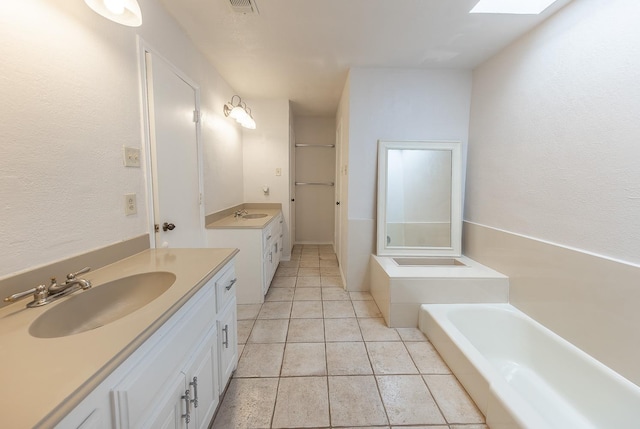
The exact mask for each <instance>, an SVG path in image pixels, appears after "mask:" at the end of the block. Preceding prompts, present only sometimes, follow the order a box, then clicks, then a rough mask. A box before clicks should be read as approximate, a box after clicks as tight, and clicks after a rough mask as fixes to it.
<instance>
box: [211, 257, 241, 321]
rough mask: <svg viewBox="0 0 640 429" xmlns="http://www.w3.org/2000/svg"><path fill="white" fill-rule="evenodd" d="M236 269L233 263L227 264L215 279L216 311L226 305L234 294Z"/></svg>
mask: <svg viewBox="0 0 640 429" xmlns="http://www.w3.org/2000/svg"><path fill="white" fill-rule="evenodd" d="M237 280H238V278H237V277H236V270H235V266H234V265H233V264H229V267H228V268H225V270H224V271H223V272H222V273H221V275H220V276H219V277H218V279H217V280H216V305H217V310H218V312H220V311H222V309H223V308H224V307H225V306H226V305H227V303H228V302H229V301H230V300H231V299H232V298H233V297H234V296H236V287H237V286H236V282H237Z"/></svg>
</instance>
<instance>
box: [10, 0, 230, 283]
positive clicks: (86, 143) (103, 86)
mask: <svg viewBox="0 0 640 429" xmlns="http://www.w3.org/2000/svg"><path fill="white" fill-rule="evenodd" d="M140 6H141V8H142V11H143V18H144V22H143V25H142V27H139V28H136V29H133V28H129V27H124V26H121V25H118V24H115V23H113V22H111V21H108V20H106V19H104V18H102V17H101V16H99V15H97V14H96V13H94V12H93V11H91V10H90V9H89V8H88V7H87V6H86V5H85V4H84V2H82V1H74V2H71V1H59V2H52V1H43V0H22V1H17V2H16V1H12V2H7V1H5V2H0V57H1V58H2V71H1V72H0V98H1V99H2V103H0V117H2V120H3V125H2V127H0V141H1V142H2V149H1V151H2V153H1V156H0V201H2V203H1V204H0V219H2V222H0V248H2V249H3V251H2V257H1V258H0V277H3V276H8V275H11V274H12V273H16V272H19V271H23V270H26V269H29V268H32V267H34V266H39V265H43V264H46V263H50V262H53V261H57V260H60V259H64V258H67V257H70V256H73V255H77V254H81V253H85V252H87V251H88V250H92V249H95V248H99V247H103V246H106V245H109V244H113V243H117V242H119V241H122V240H127V239H130V238H133V237H136V236H139V235H143V234H146V233H148V231H149V229H148V225H147V212H146V208H145V206H144V201H145V189H146V188H145V179H144V177H145V176H144V170H143V169H135V168H125V167H123V166H122V146H123V145H126V146H133V147H142V146H143V145H142V135H143V133H142V126H141V97H140V93H141V91H140V74H139V70H138V51H137V39H136V35H137V34H139V35H141V36H142V38H143V39H144V40H145V41H147V42H148V43H149V44H150V45H151V46H153V47H154V48H155V49H157V50H158V51H159V52H160V53H161V54H162V55H164V56H165V57H167V58H168V59H169V60H170V61H172V62H173V63H174V64H175V65H176V66H178V67H179V68H181V69H182V70H183V71H184V72H185V73H186V74H187V75H188V76H190V77H191V78H192V79H193V80H195V81H196V82H198V83H199V84H200V87H201V94H202V110H203V113H204V116H205V120H204V124H203V128H202V138H203V147H204V152H205V154H206V155H205V156H206V161H205V165H206V169H205V191H206V195H205V198H206V210H207V212H211V211H214V210H215V209H217V208H224V207H227V206H229V205H233V204H234V203H241V202H242V198H241V194H242V161H241V140H240V134H239V131H238V128H237V126H235V125H234V124H233V123H232V122H229V120H227V119H226V118H223V117H222V114H221V109H222V104H224V101H226V100H228V99H229V98H230V97H231V95H233V90H232V89H231V88H230V87H229V86H228V85H227V84H226V83H225V82H224V80H222V78H221V77H220V76H219V74H218V73H217V72H216V70H215V69H214V68H213V67H211V66H210V65H209V64H208V63H207V62H206V61H205V60H204V57H203V56H202V55H200V53H199V52H198V51H197V50H196V49H195V48H194V47H193V45H192V44H191V42H190V41H189V40H188V39H187V37H186V36H185V35H184V33H183V32H182V31H181V30H180V29H179V28H178V26H177V25H176V23H175V22H174V21H173V20H172V19H171V18H170V17H169V16H168V15H167V14H166V13H165V11H164V9H163V8H162V7H161V6H159V5H158V4H157V3H156V2H155V1H153V0H141V1H140ZM221 190H222V191H221ZM131 192H134V193H136V194H137V195H138V214H137V215H134V216H128V217H127V216H125V215H124V203H123V198H124V197H123V195H124V194H126V193H131ZM238 196H240V197H238ZM236 201H237V202H236Z"/></svg>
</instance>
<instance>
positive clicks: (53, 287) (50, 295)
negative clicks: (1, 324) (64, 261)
mask: <svg viewBox="0 0 640 429" xmlns="http://www.w3.org/2000/svg"><path fill="white" fill-rule="evenodd" d="M90 270H91V268H89V267H85V268H83V269H81V270H80V271H78V272H75V273H69V274H67V280H65V281H64V283H62V284H58V283H57V281H56V279H55V277H53V278H52V279H51V284H49V286H45V285H39V286H36V287H34V288H33V289H29V290H26V291H24V292H19V293H14V294H13V295H11V296H8V297H6V298H5V299H4V302H15V301H18V300H19V299H22V298H24V297H27V296H29V295H31V294H33V301H31V302H29V303H28V304H27V307H39V306H41V305H45V304H49V303H50V302H53V301H55V300H57V299H59V298H62V297H63V296H67V295H70V294H72V293H73V292H75V291H77V290H80V289H83V290H86V289H89V288H90V287H91V282H90V281H89V280H86V279H81V278H77V276H79V275H80V274H84V273H87V272H89V271H90Z"/></svg>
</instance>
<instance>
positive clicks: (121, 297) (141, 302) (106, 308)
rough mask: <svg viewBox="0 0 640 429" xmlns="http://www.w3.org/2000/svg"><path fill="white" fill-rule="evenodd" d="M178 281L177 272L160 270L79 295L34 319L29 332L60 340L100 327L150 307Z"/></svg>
mask: <svg viewBox="0 0 640 429" xmlns="http://www.w3.org/2000/svg"><path fill="white" fill-rule="evenodd" d="M175 280H176V276H175V274H173V273H169V272H165V271H156V272H149V273H142V274H135V275H133V276H129V277H123V278H120V279H117V280H113V281H111V282H108V283H104V284H102V285H98V286H95V287H93V288H91V289H88V290H86V291H78V292H75V293H74V294H73V295H72V296H71V297H70V298H68V299H67V300H66V301H63V302H61V303H59V304H57V305H55V306H54V307H52V308H51V309H49V310H47V311H46V312H44V313H43V314H41V315H40V316H39V317H38V318H37V319H36V320H34V321H33V323H32V324H31V326H30V327H29V333H30V334H31V335H32V336H34V337H38V338H57V337H66V336H68V335H74V334H79V333H80V332H85V331H89V330H91V329H95V328H99V327H101V326H104V325H106V324H109V323H111V322H114V321H116V320H118V319H120V318H122V317H124V316H126V315H128V314H131V313H133V312H134V311H136V310H138V309H139V308H141V307H143V306H145V305H147V304H148V303H150V302H151V301H153V300H154V299H156V298H157V297H159V296H160V295H162V294H163V293H164V292H165V291H166V290H167V289H169V288H170V287H171V285H172V284H173V283H174V282H175Z"/></svg>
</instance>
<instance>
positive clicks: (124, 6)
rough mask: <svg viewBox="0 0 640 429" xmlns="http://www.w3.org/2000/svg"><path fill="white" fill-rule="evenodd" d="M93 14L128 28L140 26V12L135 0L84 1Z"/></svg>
mask: <svg viewBox="0 0 640 429" xmlns="http://www.w3.org/2000/svg"><path fill="white" fill-rule="evenodd" d="M84 2H85V3H86V4H87V6H89V7H90V8H91V9H92V10H93V11H94V12H95V13H97V14H99V15H102V16H104V17H105V18H107V19H109V20H111V21H113V22H117V23H118V24H122V25H126V26H129V27H140V26H141V25H142V12H141V11H140V5H139V4H138V1H137V0H84Z"/></svg>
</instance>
